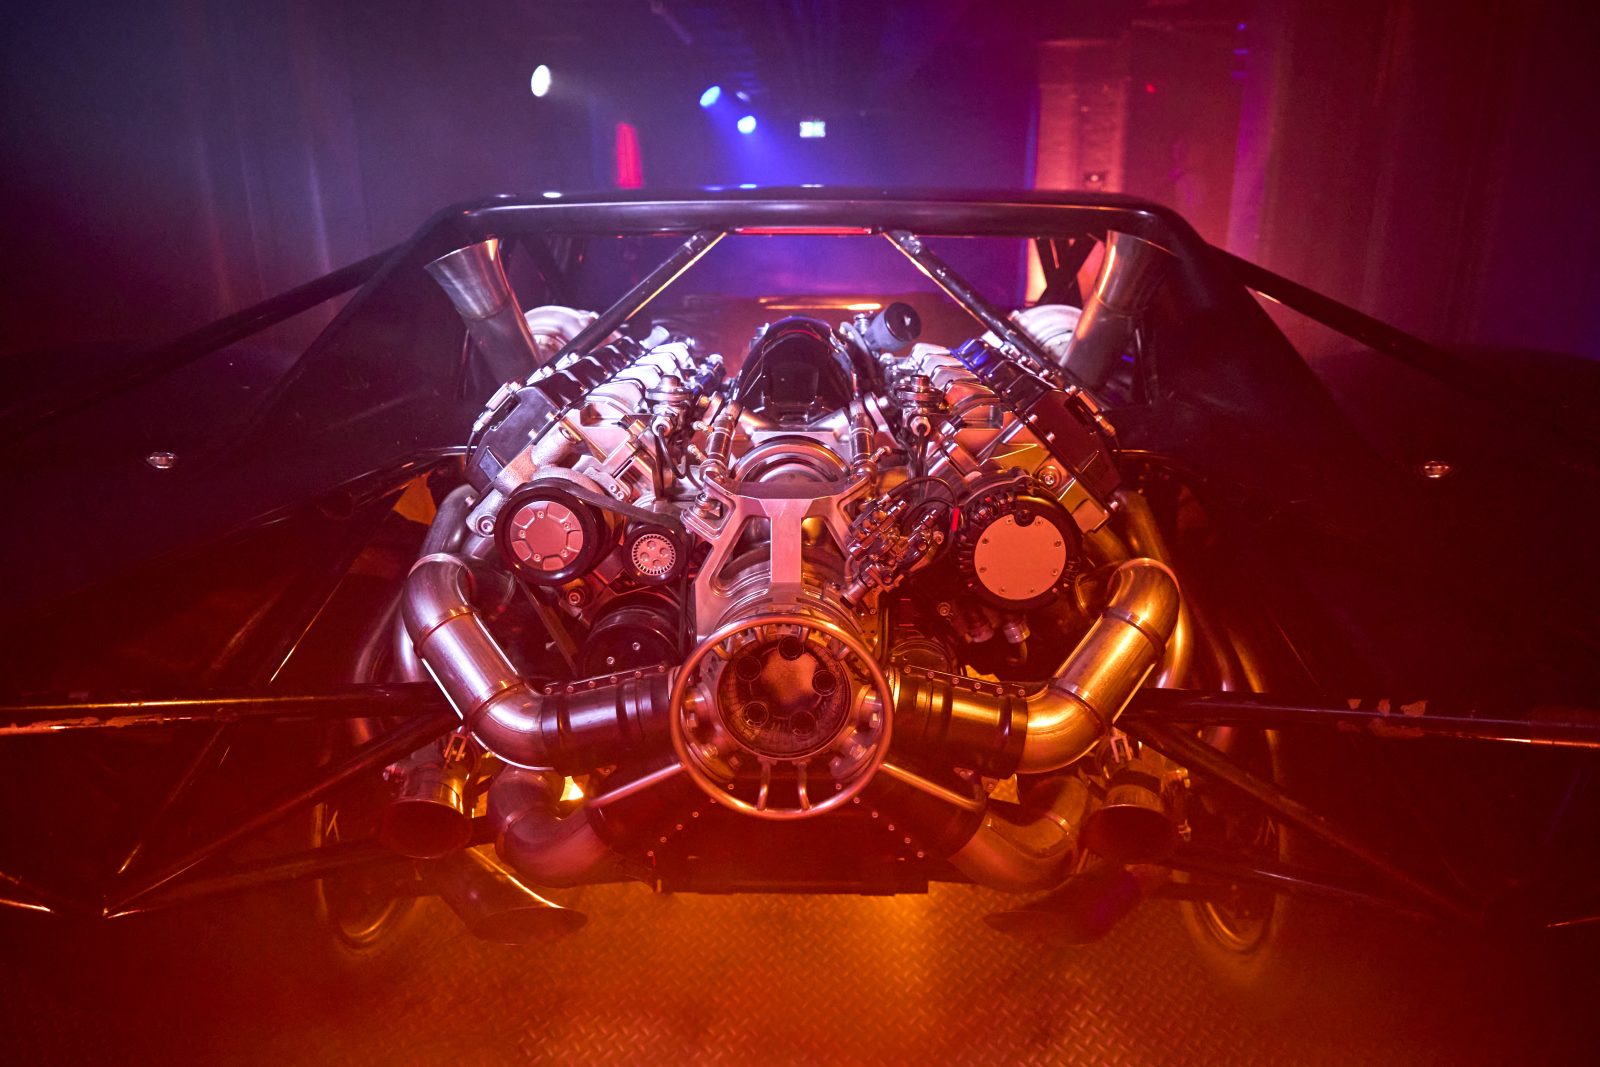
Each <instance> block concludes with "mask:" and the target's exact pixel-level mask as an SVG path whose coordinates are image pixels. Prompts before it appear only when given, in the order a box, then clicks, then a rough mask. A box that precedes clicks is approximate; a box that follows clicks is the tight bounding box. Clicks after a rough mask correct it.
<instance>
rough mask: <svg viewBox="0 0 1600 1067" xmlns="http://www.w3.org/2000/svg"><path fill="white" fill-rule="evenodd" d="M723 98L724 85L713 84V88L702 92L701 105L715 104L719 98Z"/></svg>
mask: <svg viewBox="0 0 1600 1067" xmlns="http://www.w3.org/2000/svg"><path fill="white" fill-rule="evenodd" d="M721 99H722V86H720V85H713V86H712V87H711V88H709V89H707V90H706V91H705V92H703V93H701V94H700V106H701V107H710V106H712V105H713V104H715V103H716V102H717V101H718V100H721Z"/></svg>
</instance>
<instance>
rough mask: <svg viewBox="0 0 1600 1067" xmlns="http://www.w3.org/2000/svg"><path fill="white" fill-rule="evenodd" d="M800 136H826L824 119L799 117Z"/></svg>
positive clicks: (826, 128) (826, 126)
mask: <svg viewBox="0 0 1600 1067" xmlns="http://www.w3.org/2000/svg"><path fill="white" fill-rule="evenodd" d="M800 136H801V137H826V136H828V123H827V121H826V120H824V119H801V120H800Z"/></svg>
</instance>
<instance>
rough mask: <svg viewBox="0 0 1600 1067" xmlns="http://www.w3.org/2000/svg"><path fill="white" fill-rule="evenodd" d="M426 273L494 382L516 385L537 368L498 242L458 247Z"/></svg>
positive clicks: (535, 348) (536, 355) (535, 350)
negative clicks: (446, 299) (462, 323)
mask: <svg viewBox="0 0 1600 1067" xmlns="http://www.w3.org/2000/svg"><path fill="white" fill-rule="evenodd" d="M427 269H428V273H429V274H431V275H433V280H434V281H436V282H438V283H439V287H440V288H441V289H443V290H444V292H445V295H446V296H448V297H449V298H450V303H452V304H454V305H455V309H456V312H457V313H458V314H460V316H461V318H462V319H463V320H464V321H465V322H466V324H467V333H469V334H470V335H471V336H472V340H473V341H474V342H475V343H476V344H477V346H478V351H480V352H482V353H483V356H484V358H485V359H486V360H487V361H488V365H489V369H490V371H491V372H492V373H493V374H494V377H495V379H496V380H497V381H501V382H509V381H521V380H522V379H524V378H526V377H527V376H528V375H530V374H532V373H533V372H534V371H536V370H538V369H539V365H540V363H541V362H542V360H541V359H540V357H539V348H538V345H537V344H535V342H534V339H533V331H532V330H530V329H529V328H528V322H527V319H525V318H523V314H522V305H520V304H519V303H517V296H516V294H515V293H514V292H512V290H511V282H510V280H509V279H507V278H506V271H505V266H504V264H503V263H502V262H501V260H500V240H499V238H496V237H491V238H489V239H488V240H487V241H479V242H478V243H477V244H474V245H467V246H466V247H465V248H458V249H456V250H455V251H454V252H451V253H449V254H448V255H443V256H440V257H439V258H438V259H436V260H434V261H433V262H432V263H429V264H428V268H427Z"/></svg>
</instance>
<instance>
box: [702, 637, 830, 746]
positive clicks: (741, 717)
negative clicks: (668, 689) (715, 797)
mask: <svg viewBox="0 0 1600 1067" xmlns="http://www.w3.org/2000/svg"><path fill="white" fill-rule="evenodd" d="M857 685H858V683H857V681H856V679H855V678H854V677H853V676H852V675H851V674H850V668H849V667H848V666H847V665H846V664H845V663H844V661H843V660H841V659H840V658H839V657H838V656H836V655H834V654H833V652H831V651H830V650H829V649H828V648H827V647H826V645H825V644H824V643H823V642H822V641H821V640H809V641H808V640H805V639H803V638H801V637H798V636H796V635H794V634H785V635H783V636H781V637H777V638H768V639H764V640H760V641H756V642H752V643H751V644H750V645H748V646H746V647H745V648H743V649H741V650H740V651H739V652H738V653H737V654H736V655H735V656H734V658H733V661H732V662H731V663H729V664H728V666H727V667H725V668H724V669H723V671H722V673H721V677H720V678H718V680H717V708H718V709H719V710H720V711H721V713H722V721H723V724H724V725H725V726H727V728H728V730H729V732H730V733H732V734H733V736H734V737H736V738H738V740H739V743H740V744H742V745H744V746H745V747H746V748H748V749H749V750H750V751H752V752H756V753H758V754H760V755H763V756H774V757H777V758H780V759H793V758H795V757H798V756H805V755H808V754H810V753H812V752H816V751H819V750H820V749H822V748H824V747H826V746H827V745H828V744H829V743H831V742H832V741H833V739H834V738H835V737H836V736H837V735H838V733H839V730H840V728H841V727H843V726H844V722H845V719H846V718H847V717H848V716H849V714H850V705H851V702H852V699H853V698H854V695H855V691H856V689H857Z"/></svg>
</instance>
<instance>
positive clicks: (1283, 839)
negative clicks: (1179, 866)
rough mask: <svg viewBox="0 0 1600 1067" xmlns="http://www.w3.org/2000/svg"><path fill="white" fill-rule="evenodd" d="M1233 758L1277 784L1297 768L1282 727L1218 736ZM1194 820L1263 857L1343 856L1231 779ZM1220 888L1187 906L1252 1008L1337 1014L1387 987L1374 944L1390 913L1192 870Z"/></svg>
mask: <svg viewBox="0 0 1600 1067" xmlns="http://www.w3.org/2000/svg"><path fill="white" fill-rule="evenodd" d="M1215 743H1217V744H1218V747H1219V748H1222V749H1223V750H1224V751H1225V752H1226V753H1227V754H1228V755H1229V757H1230V758H1231V759H1233V760H1234V761H1235V762H1237V763H1239V764H1240V765H1242V766H1244V767H1245V768H1246V769H1248V770H1250V771H1252V772H1254V773H1256V774H1258V775H1260V776H1262V777H1266V778H1270V779H1271V780H1272V781H1274V782H1276V783H1277V784H1279V785H1283V784H1285V782H1286V781H1288V780H1290V779H1292V778H1293V777H1294V775H1293V774H1292V773H1290V772H1291V765H1292V764H1293V763H1294V762H1295V761H1294V760H1293V758H1292V757H1293V756H1294V755H1298V753H1297V752H1291V751H1289V746H1288V745H1287V744H1286V741H1285V739H1284V738H1283V737H1281V736H1279V735H1276V734H1267V733H1260V732H1248V731H1240V730H1233V731H1229V732H1227V734H1226V735H1225V736H1224V737H1219V738H1217V739H1216V740H1215ZM1190 803H1191V810H1190V823H1191V826H1192V828H1193V830H1194V834H1195V840H1196V842H1198V843H1204V844H1208V845H1212V846H1215V847H1217V848H1219V849H1224V850H1227V851H1230V852H1237V853H1242V854H1244V855H1245V856H1247V857H1251V858H1255V859H1258V860H1264V861H1271V862H1282V863H1286V864H1292V865H1296V866H1303V867H1308V868H1312V869H1318V868H1321V869H1327V868H1328V865H1329V862H1330V860H1334V859H1336V857H1334V856H1330V855H1329V853H1328V852H1327V851H1326V850H1325V849H1323V848H1320V847H1318V846H1317V844H1316V842H1313V841H1309V840H1307V839H1306V836H1305V835H1304V834H1302V833H1300V832H1299V831H1297V830H1296V829H1295V828H1294V827H1292V826H1286V825H1283V824H1282V823H1280V822H1279V821H1278V820H1277V819H1275V818H1273V817H1272V816H1271V815H1270V814H1269V813H1268V812H1267V811H1266V810H1265V809H1263V808H1262V807H1261V806H1260V805H1258V804H1255V803H1254V802H1252V801H1249V800H1247V799H1245V798H1242V797H1240V796H1238V795H1237V794H1236V793H1234V792H1233V791H1232V790H1229V789H1227V788H1226V787H1223V786H1212V787H1207V786H1206V785H1205V784H1204V783H1200V784H1199V785H1197V787H1196V789H1195V792H1194V794H1193V796H1192V797H1191V802H1190ZM1335 869H1337V868H1335ZM1189 881H1190V883H1191V884H1192V885H1196V886H1201V885H1205V886H1208V887H1210V888H1212V889H1214V890H1216V891H1217V893H1216V895H1215V896H1213V897H1211V898H1210V899H1204V900H1186V901H1183V902H1182V904H1181V911H1182V915H1183V922H1184V926H1185V928H1186V929H1187V931H1188V934H1189V939H1190V941H1191V943H1192V944H1193V945H1194V948H1195V951H1196V952H1197V954H1198V956H1199V958H1200V962H1201V963H1202V965H1203V966H1205V968H1206V969H1207V970H1208V971H1209V972H1210V973H1211V974H1212V975H1213V976H1214V977H1215V978H1216V979H1217V981H1218V982H1219V983H1220V984H1221V985H1222V986H1223V987H1224V988H1226V989H1227V990H1228V991H1229V992H1230V993H1232V994H1233V995H1234V996H1236V997H1237V998H1238V999H1240V1000H1241V1001H1242V1002H1243V1003H1244V1004H1245V1006H1246V1007H1247V1008H1249V1009H1250V1010H1252V1011H1255V1012H1257V1013H1259V1014H1264V1015H1269V1016H1279V1015H1286V1014H1294V1015H1296V1016H1297V1017H1298V1018H1299V1019H1302V1020H1305V1021H1308V1022H1315V1021H1316V1020H1318V1019H1325V1020H1328V1021H1330V1022H1332V1021H1335V1020H1337V1019H1341V1018H1348V1014H1347V1013H1348V1012H1349V1011H1350V1010H1355V1009H1356V1008H1357V1007H1358V1006H1361V1005H1366V1004H1368V1003H1370V1002H1371V1000H1372V999H1373V998H1376V997H1377V996H1379V995H1380V992H1381V986H1382V984H1383V982H1384V981H1386V980H1387V979H1388V978H1389V977H1390V975H1389V973H1388V971H1387V969H1386V966H1385V961H1384V959H1383V957H1382V956H1381V955H1380V954H1379V953H1378V952H1376V951H1374V950H1373V948H1372V946H1373V945H1374V944H1375V943H1379V942H1382V941H1385V940H1388V939H1389V938H1390V936H1391V935H1390V934H1389V933H1387V932H1386V931H1387V929H1388V927H1389V926H1390V923H1391V920H1390V919H1389V918H1388V917H1387V916H1378V915H1373V914H1368V913H1361V912H1356V911H1354V910H1353V909H1350V908H1348V907H1345V906H1343V905H1338V904H1332V903H1330V902H1327V901H1322V900H1312V899H1307V898H1304V897H1299V896H1290V895H1287V894H1280V893H1275V892H1273V891H1272V890H1270V889H1267V888H1265V887H1262V886H1256V885H1229V884H1226V883H1224V882H1221V881H1219V880H1217V879H1211V878H1204V877H1201V876H1191V877H1190V878H1189Z"/></svg>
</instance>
